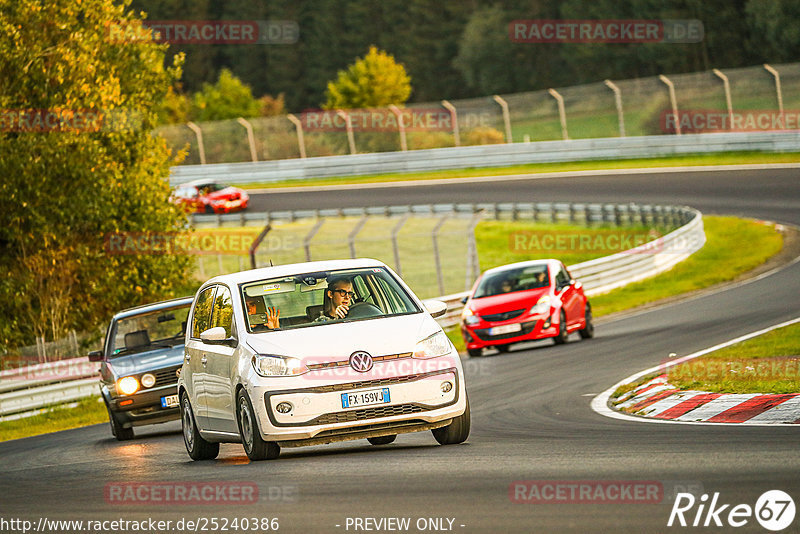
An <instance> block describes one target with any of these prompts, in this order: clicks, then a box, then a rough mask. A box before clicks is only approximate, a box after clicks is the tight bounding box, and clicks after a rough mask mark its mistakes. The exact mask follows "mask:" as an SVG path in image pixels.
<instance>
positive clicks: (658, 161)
mask: <svg viewBox="0 0 800 534" xmlns="http://www.w3.org/2000/svg"><path fill="white" fill-rule="evenodd" d="M797 162H800V152H788V153H782V154H771V153H764V152H725V153H720V154H697V155H688V156H676V157H659V158H640V159H617V160H598V161H576V162H561V163H531V164H528V165H514V166H510V167H473V168H468V169H454V170H442V171H426V172H411V173H391V174H369V175H364V176H332V177H327V178H308V179H303V180H283V181H280V182H262V183H247V184H237V183H232V185H238V186H239V187H242V188H245V189H260V188H273V187H297V186H319V185H346V184H372V183H383V182H401V181H409V180H436V179H458V178H469V177H475V176H504V175H510V174H530V173H546V172H567V171H593V170H607V169H636V168H653V167H683V166H703V165H737V164H747V163H749V164H762V163H797Z"/></svg>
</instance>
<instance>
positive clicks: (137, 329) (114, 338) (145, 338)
mask: <svg viewBox="0 0 800 534" xmlns="http://www.w3.org/2000/svg"><path fill="white" fill-rule="evenodd" d="M190 307H191V303H188V304H185V305H182V306H178V307H175V308H167V309H164V310H158V311H151V312H146V313H141V314H137V315H131V316H129V317H124V318H122V319H119V320H117V321H116V323H115V324H114V328H113V331H112V332H111V333H110V338H109V340H108V345H109V346H108V352H107V354H108V356H109V357H110V358H116V357H117V356H123V355H127V354H133V353H137V352H145V351H148V350H152V349H154V348H159V347H161V348H168V347H172V346H175V345H180V344H183V342H184V335H185V334H186V318H187V316H188V315H189V308H190Z"/></svg>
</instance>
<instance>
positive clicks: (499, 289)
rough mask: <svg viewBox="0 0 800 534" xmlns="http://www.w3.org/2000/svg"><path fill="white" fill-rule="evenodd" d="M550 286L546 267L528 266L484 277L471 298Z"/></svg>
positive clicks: (543, 265)
mask: <svg viewBox="0 0 800 534" xmlns="http://www.w3.org/2000/svg"><path fill="white" fill-rule="evenodd" d="M549 285H550V276H549V274H548V272H547V265H545V264H542V265H529V266H527V267H520V268H518V269H508V270H504V271H500V272H497V273H491V274H487V275H484V277H483V278H482V279H481V282H480V284H478V288H477V289H476V290H475V295H473V297H472V298H475V299H479V298H482V297H492V296H494V295H502V294H504V293H514V292H516V291H528V290H529V289H538V288H542V287H547V286H549Z"/></svg>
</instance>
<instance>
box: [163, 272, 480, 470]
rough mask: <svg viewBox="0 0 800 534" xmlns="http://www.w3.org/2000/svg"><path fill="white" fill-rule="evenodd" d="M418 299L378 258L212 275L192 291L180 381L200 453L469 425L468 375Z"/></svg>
mask: <svg viewBox="0 0 800 534" xmlns="http://www.w3.org/2000/svg"><path fill="white" fill-rule="evenodd" d="M445 311H446V306H445V305H444V303H442V302H438V301H426V302H424V303H423V302H421V301H420V300H419V299H418V298H417V297H416V296H415V295H414V294H413V293H412V291H411V290H410V289H409V288H408V286H406V285H405V283H403V281H402V280H400V278H399V277H398V276H397V275H396V274H395V273H394V272H392V270H391V269H389V268H388V267H387V266H386V265H384V264H383V263H381V262H379V261H376V260H367V259H360V260H337V261H324V262H311V263H300V264H294V265H281V266H276V267H269V268H264V269H255V270H251V271H244V272H240V273H234V274H228V275H223V276H218V277H216V278H213V279H211V280H209V281H208V282H206V283H205V284H203V286H202V287H201V288H200V290H199V291H198V292H197V295H196V296H195V299H194V303H193V305H192V311H191V315H190V318H189V328H188V329H187V333H186V345H185V357H184V363H183V367H182V368H181V374H180V379H179V382H178V396H179V399H180V406H181V419H182V423H183V438H184V442H185V444H186V450H187V451H188V452H189V456H191V457H192V458H193V459H195V460H201V459H211V458H215V457H216V456H217V455H218V454H219V444H220V443H221V442H241V443H242V445H243V446H244V450H245V452H246V453H247V456H248V457H249V458H250V459H251V460H262V459H272V458H276V457H277V456H278V455H279V454H280V448H281V447H292V446H301V445H317V444H323V443H331V442H335V441H343V440H352V439H360V438H366V439H368V440H369V441H370V443H372V444H373V445H384V444H388V443H391V442H392V441H394V439H395V438H396V436H397V434H401V433H406V432H418V431H423V430H431V431H432V433H433V436H434V437H435V438H436V440H437V441H438V442H439V443H440V444H443V445H444V444H453V443H461V442H463V441H464V440H466V439H467V437H468V435H469V429H470V416H469V403H468V401H467V393H466V388H465V385H464V371H463V369H462V367H461V360H460V359H459V356H458V352H457V351H456V350H455V347H453V344H452V343H451V342H450V340H449V339H448V338H447V336H446V335H445V334H444V332H443V331H442V329H441V328H440V327H439V325H438V324H437V323H436V321H435V320H434V317H437V316H440V315H442V314H444V313H445Z"/></svg>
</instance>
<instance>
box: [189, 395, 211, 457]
mask: <svg viewBox="0 0 800 534" xmlns="http://www.w3.org/2000/svg"><path fill="white" fill-rule="evenodd" d="M181 425H182V426H183V443H184V445H186V452H188V453H189V456H190V457H191V458H192V460H213V459H214V458H216V457H217V455H219V443H211V442H209V441H206V440H205V439H203V436H201V435H200V431H199V430H198V428H197V421H196V420H195V418H194V412H193V411H192V404H191V403H190V402H189V395H188V394H187V393H186V392H185V391H184V392H182V393H181Z"/></svg>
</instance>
